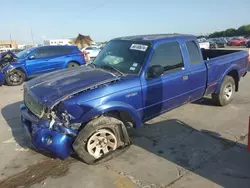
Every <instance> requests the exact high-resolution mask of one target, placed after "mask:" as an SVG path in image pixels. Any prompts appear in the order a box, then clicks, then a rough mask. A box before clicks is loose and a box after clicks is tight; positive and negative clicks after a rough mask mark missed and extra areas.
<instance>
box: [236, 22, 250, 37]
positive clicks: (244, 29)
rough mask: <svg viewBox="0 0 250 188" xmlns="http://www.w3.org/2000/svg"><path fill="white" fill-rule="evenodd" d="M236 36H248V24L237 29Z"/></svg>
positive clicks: (249, 29) (249, 32)
mask: <svg viewBox="0 0 250 188" xmlns="http://www.w3.org/2000/svg"><path fill="white" fill-rule="evenodd" d="M237 34H238V35H250V24H249V25H243V26H240V27H239V28H238V29H237Z"/></svg>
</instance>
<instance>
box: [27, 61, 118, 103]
mask: <svg viewBox="0 0 250 188" xmlns="http://www.w3.org/2000/svg"><path fill="white" fill-rule="evenodd" d="M116 80H119V77H117V76H115V75H113V74H111V73H110V72H107V71H105V70H102V69H99V68H92V67H90V66H87V65H86V66H82V67H77V68H70V69H64V70H60V71H55V72H51V73H49V74H44V75H42V76H39V77H37V78H34V79H32V80H30V81H28V82H27V83H26V84H25V86H24V89H25V92H29V93H30V94H31V95H32V96H34V97H35V98H36V100H38V101H39V102H40V103H42V104H45V105H46V106H47V107H51V106H53V105H54V104H55V103H57V102H59V101H60V100H62V99H64V98H67V97H68V96H70V95H73V94H76V93H79V92H81V91H84V90H86V89H88V88H91V87H95V86H98V85H101V84H105V83H110V82H112V81H116Z"/></svg>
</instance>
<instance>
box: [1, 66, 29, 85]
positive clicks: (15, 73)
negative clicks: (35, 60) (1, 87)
mask: <svg viewBox="0 0 250 188" xmlns="http://www.w3.org/2000/svg"><path fill="white" fill-rule="evenodd" d="M25 79H26V75H25V73H24V72H23V71H21V70H18V69H14V70H12V71H10V72H9V73H7V74H6V78H5V81H6V83H7V85H9V86H18V85H21V84H22V83H23V82H24V81H25Z"/></svg>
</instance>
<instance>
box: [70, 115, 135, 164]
mask: <svg viewBox="0 0 250 188" xmlns="http://www.w3.org/2000/svg"><path fill="white" fill-rule="evenodd" d="M122 126H124V125H123V122H122V121H120V120H118V119H116V118H113V117H107V116H101V117H99V118H96V119H93V120H92V121H90V122H89V123H88V124H87V125H86V126H85V127H84V128H83V129H81V131H80V132H79V133H78V135H77V137H76V139H75V141H74V143H73V148H74V150H75V152H76V153H77V155H78V156H79V157H80V159H82V160H83V161H84V162H85V163H87V164H99V163H101V162H105V161H107V160H110V159H111V158H113V157H115V156H117V155H119V154H121V153H122V152H124V151H125V150H126V148H128V147H127V146H129V145H130V142H128V143H126V142H124V140H123V133H122V131H121V127H122Z"/></svg>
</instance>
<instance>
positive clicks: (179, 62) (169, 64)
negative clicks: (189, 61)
mask: <svg viewBox="0 0 250 188" xmlns="http://www.w3.org/2000/svg"><path fill="white" fill-rule="evenodd" d="M153 65H161V66H163V67H164V73H167V72H169V71H171V72H174V71H177V70H180V69H181V68H183V67H184V63H183V59H182V54H181V50H180V45H179V43H178V42H169V43H165V44H160V45H159V46H157V47H156V49H155V52H154V55H153V57H152V59H151V61H150V66H153Z"/></svg>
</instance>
